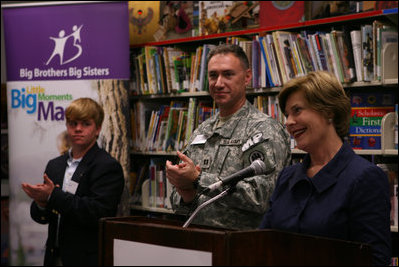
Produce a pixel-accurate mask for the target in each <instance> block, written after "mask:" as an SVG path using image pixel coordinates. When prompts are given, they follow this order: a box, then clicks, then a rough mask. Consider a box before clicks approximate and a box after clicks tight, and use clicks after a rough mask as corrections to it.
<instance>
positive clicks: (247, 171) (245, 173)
mask: <svg viewBox="0 0 399 267" xmlns="http://www.w3.org/2000/svg"><path fill="white" fill-rule="evenodd" d="M272 171H274V168H273V169H272V170H271V171H270V172H272ZM266 172H267V168H266V164H265V163H264V162H263V161H262V160H260V159H257V160H254V161H253V162H252V163H251V165H249V166H248V167H246V168H244V169H242V170H239V171H238V172H236V173H234V174H232V175H230V176H227V177H226V178H223V179H221V180H220V181H218V182H216V183H213V184H211V185H209V186H208V187H207V188H206V189H205V190H204V193H208V192H212V191H214V190H215V189H217V188H219V187H221V186H222V185H225V184H231V183H236V182H238V181H240V180H242V179H244V178H247V177H251V176H254V175H259V174H269V173H270V172H267V173H266Z"/></svg>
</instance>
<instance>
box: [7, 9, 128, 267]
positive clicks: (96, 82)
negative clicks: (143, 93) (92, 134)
mask: <svg viewBox="0 0 399 267" xmlns="http://www.w3.org/2000/svg"><path fill="white" fill-rule="evenodd" d="M52 3H53V2H49V5H43V4H41V5H32V4H30V5H29V6H27V5H23V4H19V5H17V4H15V5H2V9H3V20H4V36H5V51H6V65H7V105H8V106H7V113H8V133H9V181H10V211H12V212H10V227H11V228H10V260H9V262H10V265H42V264H43V259H44V247H45V240H46V238H47V226H46V225H39V224H37V223H36V222H34V221H33V220H32V219H31V217H30V211H29V210H30V203H31V199H30V198H29V197H28V196H26V194H25V193H24V192H23V191H22V189H21V183H22V182H27V183H31V184H38V183H41V182H42V181H43V172H44V169H45V167H46V164H47V162H48V161H49V160H50V159H52V158H54V157H56V156H58V155H60V149H61V148H60V141H61V137H62V134H63V132H64V131H65V129H66V127H65V115H64V111H65V108H66V107H67V106H68V105H69V103H70V102H71V101H73V100H74V99H77V98H79V97H91V98H93V99H95V100H96V101H98V102H99V103H100V105H101V106H102V107H103V108H104V112H105V118H104V123H103V127H102V131H101V133H100V136H99V138H98V143H99V145H100V147H103V148H104V149H106V150H107V151H108V152H110V153H111V155H112V156H114V157H115V158H116V159H118V160H119V161H120V163H121V165H122V167H123V169H124V174H125V178H126V180H127V177H128V173H129V147H128V144H129V142H128V136H129V133H128V130H129V126H128V123H129V119H128V118H127V117H126V116H128V114H129V103H128V79H129V28H128V27H129V25H128V7H127V2H116V3H115V2H107V3H99V2H93V3H87V2H85V3H84V4H79V3H78V2H76V4H75V2H73V3H72V2H68V4H65V3H64V4H62V2H59V3H58V4H57V5H51V4H52ZM53 4H54V3H53ZM38 18H40V19H38ZM127 186H128V185H127ZM125 208H126V207H125ZM121 209H123V207H121ZM121 212H123V211H121Z"/></svg>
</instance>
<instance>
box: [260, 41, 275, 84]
mask: <svg viewBox="0 0 399 267" xmlns="http://www.w3.org/2000/svg"><path fill="white" fill-rule="evenodd" d="M259 45H260V50H261V55H262V62H263V63H264V68H265V71H264V73H265V74H266V77H265V87H266V86H267V87H274V86H275V84H274V78H273V75H272V72H271V69H272V68H271V60H270V56H269V53H268V52H267V48H266V46H267V44H266V41H265V37H259Z"/></svg>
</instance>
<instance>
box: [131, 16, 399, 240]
mask: <svg viewBox="0 0 399 267" xmlns="http://www.w3.org/2000/svg"><path fill="white" fill-rule="evenodd" d="M397 15H398V11H397V8H394V9H389V10H377V11H369V12H362V13H356V14H349V15H343V16H337V17H330V18H323V19H316V20H312V21H304V22H300V23H293V24H286V25H279V26H272V27H263V28H257V29H250V30H242V31H234V32H225V33H221V34H211V35H207V36H197V37H190V38H181V39H174V40H166V41H161V42H150V43H142V44H139V45H134V46H131V49H132V51H133V54H135V53H136V55H137V54H139V53H140V51H141V49H143V47H146V46H153V47H172V46H173V47H179V48H182V49H188V50H189V51H191V52H194V51H195V49H196V48H197V47H198V46H201V45H203V44H218V43H224V42H226V39H227V38H230V37H245V38H248V39H249V40H252V39H253V37H254V36H257V35H258V36H265V35H266V34H268V33H273V32H275V31H288V32H293V33H299V32H301V31H326V32H330V31H332V30H335V29H337V30H339V29H341V28H342V27H343V26H347V25H348V24H350V26H351V28H356V27H358V28H360V26H361V25H363V24H372V22H373V21H374V20H379V21H382V22H384V23H387V24H393V25H394V26H395V27H396V29H397V21H398V19H397ZM342 84H343V86H344V88H345V90H346V91H347V92H372V91H376V90H377V91H383V92H391V93H393V94H394V95H395V100H396V103H397V85H398V79H397V73H396V78H393V79H392V77H390V78H389V79H381V80H371V81H354V82H343V83H342ZM131 86H132V88H131V89H132V90H131V92H130V93H131V94H130V100H131V103H132V104H133V105H134V104H135V103H137V102H143V103H144V105H148V106H151V107H150V109H151V108H155V109H156V108H159V106H160V105H161V104H162V103H163V104H165V103H166V104H168V103H170V102H171V101H186V102H188V101H189V99H190V98H195V99H198V100H204V101H211V98H210V96H209V93H208V92H207V91H195V92H188V91H182V92H180V93H177V92H174V93H161V94H158V93H157V94H142V93H140V92H139V90H138V88H137V86H135V85H134V83H132V85H131ZM280 90H281V86H272V87H270V86H260V87H259V88H248V89H247V97H248V99H249V100H250V101H252V100H253V99H254V98H255V97H257V96H276V95H277V94H278V93H279V91H280ZM389 123H390V124H391V123H392V118H390V119H389ZM386 124H387V123H386ZM392 136H393V132H392V129H391V128H389V127H385V126H382V141H381V142H382V143H383V144H384V145H383V146H382V147H381V149H362V150H359V149H356V150H355V152H356V153H357V154H359V155H362V156H365V157H369V158H372V160H374V158H378V161H380V162H385V161H389V162H392V161H394V162H397V156H398V150H397V149H394V148H393V147H392V146H391V145H388V146H386V144H387V143H389V144H391V142H392V141H391V139H392ZM292 154H293V157H299V158H300V157H302V156H303V155H304V154H305V152H304V151H301V150H298V149H292ZM131 155H132V158H133V160H132V162H133V163H132V166H134V165H135V163H134V162H135V161H136V162H139V166H142V164H141V163H142V160H149V159H151V158H153V157H156V158H162V159H164V160H166V159H169V160H170V159H172V160H173V159H176V152H175V151H146V150H141V151H137V150H135V149H134V148H133V146H132V152H131ZM132 209H133V210H137V211H141V212H142V211H148V212H151V213H154V212H155V213H160V214H171V213H172V212H171V210H169V209H164V208H158V207H143V206H141V205H140V204H137V203H136V204H133V205H132ZM392 232H396V233H397V227H393V228H392Z"/></svg>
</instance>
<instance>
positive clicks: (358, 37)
mask: <svg viewBox="0 0 399 267" xmlns="http://www.w3.org/2000/svg"><path fill="white" fill-rule="evenodd" d="M350 35H351V42H352V49H353V59H354V62H355V69H356V81H358V82H361V81H363V63H362V62H363V61H362V34H361V32H360V30H354V31H351V32H350Z"/></svg>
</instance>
